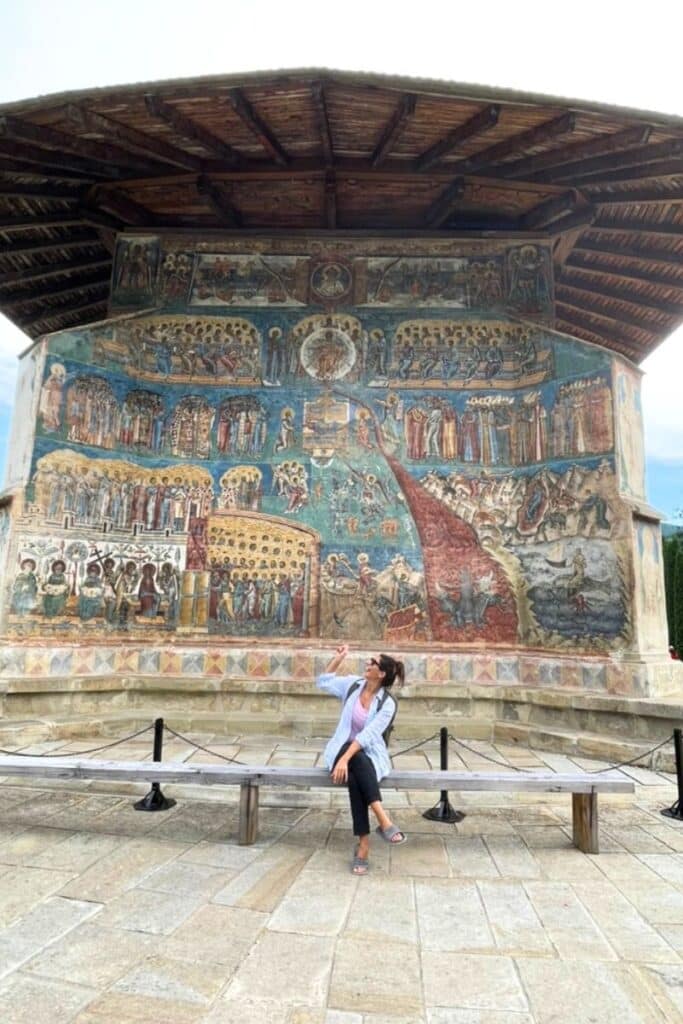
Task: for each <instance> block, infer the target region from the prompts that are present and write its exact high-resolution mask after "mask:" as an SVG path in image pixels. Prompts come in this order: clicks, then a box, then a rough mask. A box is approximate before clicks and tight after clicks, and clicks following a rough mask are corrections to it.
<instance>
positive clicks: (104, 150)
mask: <svg viewBox="0 0 683 1024" xmlns="http://www.w3.org/2000/svg"><path fill="white" fill-rule="evenodd" d="M0 137H2V138H8V139H16V140H17V141H19V142H28V143H32V144H34V145H36V146H40V147H41V148H45V149H47V150H48V151H52V150H56V151H57V152H58V153H75V154H76V155H77V156H80V157H83V158H84V159H85V160H87V161H89V162H90V161H94V165H95V166H96V167H100V168H104V169H106V168H107V166H108V165H110V164H114V165H117V164H123V166H124V167H134V168H135V167H137V168H138V169H142V170H145V169H147V170H150V169H151V168H152V165H150V164H149V163H148V162H146V161H144V160H142V159H141V158H140V157H138V156H135V154H132V153H129V152H127V151H126V150H123V149H119V148H118V147H117V146H112V145H110V144H109V143H107V142H96V141H95V140H94V139H87V138H84V137H83V136H80V135H70V134H68V133H67V132H61V131H57V130H56V129H54V128H51V127H50V126H49V125H43V124H33V123H32V122H31V121H26V120H22V119H21V118H18V117H12V116H9V115H5V116H4V117H0ZM49 155H50V153H49V152H48V154H47V155H46V160H47V159H48V157H49Z"/></svg>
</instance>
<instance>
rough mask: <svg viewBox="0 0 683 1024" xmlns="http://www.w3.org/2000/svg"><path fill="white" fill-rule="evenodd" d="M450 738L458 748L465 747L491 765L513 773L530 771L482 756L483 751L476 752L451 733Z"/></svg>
mask: <svg viewBox="0 0 683 1024" xmlns="http://www.w3.org/2000/svg"><path fill="white" fill-rule="evenodd" d="M448 738H449V740H452V742H453V743H457V744H458V746H460V747H464V748H465V750H469V752H470V754H474V755H475V757H483V759H484V760H485V761H490V762H491V764H497V765H498V767H499V768H508V769H510V770H512V771H513V772H526V771H529V769H528V768H518V767H517V766H516V765H514V764H508V763H507V762H506V761H497V760H496V759H495V757H489V756H488V754H482V753H481V751H479V750H475V749H474V747H468V745H467V744H466V743H463V741H462V740H459V739H458V737H457V736H454V735H453V733H451V732H449V734H448Z"/></svg>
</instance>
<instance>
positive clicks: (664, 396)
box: [641, 328, 683, 465]
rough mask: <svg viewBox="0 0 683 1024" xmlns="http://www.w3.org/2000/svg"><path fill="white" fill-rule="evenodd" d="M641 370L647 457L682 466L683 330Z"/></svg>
mask: <svg viewBox="0 0 683 1024" xmlns="http://www.w3.org/2000/svg"><path fill="white" fill-rule="evenodd" d="M641 369H643V370H645V377H644V379H643V419H644V421H645V451H646V454H647V455H648V456H649V457H650V458H656V459H658V460H662V461H668V462H672V463H676V464H678V465H683V402H682V400H681V380H682V379H683V328H679V329H678V330H677V331H674V333H673V334H672V335H671V336H670V337H669V338H667V340H666V341H665V342H663V343H662V344H661V345H660V346H659V348H658V349H657V351H656V352H654V353H653V354H652V355H651V356H648V358H647V359H646V360H645V361H644V362H643V364H642V366H641Z"/></svg>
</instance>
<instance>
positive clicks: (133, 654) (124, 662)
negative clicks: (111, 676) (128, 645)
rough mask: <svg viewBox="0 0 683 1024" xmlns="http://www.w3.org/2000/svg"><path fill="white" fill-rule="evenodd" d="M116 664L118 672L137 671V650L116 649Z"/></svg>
mask: <svg viewBox="0 0 683 1024" xmlns="http://www.w3.org/2000/svg"><path fill="white" fill-rule="evenodd" d="M114 666H115V669H116V671H117V672H136V671H137V667H138V652H137V651H126V650H123V651H116V654H115V658H114Z"/></svg>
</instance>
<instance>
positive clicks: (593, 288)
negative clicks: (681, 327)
mask: <svg viewBox="0 0 683 1024" xmlns="http://www.w3.org/2000/svg"><path fill="white" fill-rule="evenodd" d="M582 270H584V272H585V268H581V267H565V268H564V269H563V271H562V273H561V275H560V277H559V280H558V284H560V285H566V286H567V287H569V288H573V289H575V290H576V291H581V292H586V294H587V295H592V296H593V297H594V298H600V296H606V297H607V298H611V299H616V300H617V301H618V302H626V303H628V304H629V305H632V306H637V307H640V308H642V309H647V310H649V311H650V312H652V313H665V314H666V315H667V316H683V303H680V302H664V301H663V300H660V299H657V298H649V297H648V296H646V295H642V294H641V293H640V292H634V291H629V289H628V288H618V287H615V286H614V285H609V284H602V283H600V284H596V283H595V282H594V281H593V282H591V281H586V280H585V279H584V278H582V277H581V276H580V274H581V271H582ZM589 272H591V273H592V271H589ZM577 273H578V274H579V276H578V277H577V276H576V275H577Z"/></svg>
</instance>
